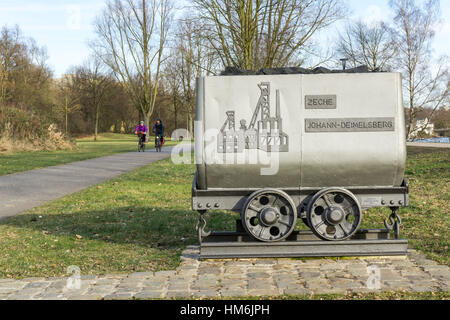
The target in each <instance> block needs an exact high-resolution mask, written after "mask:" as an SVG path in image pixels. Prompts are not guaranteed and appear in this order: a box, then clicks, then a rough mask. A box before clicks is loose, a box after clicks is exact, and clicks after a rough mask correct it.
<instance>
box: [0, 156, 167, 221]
mask: <svg viewBox="0 0 450 320" xmlns="http://www.w3.org/2000/svg"><path fill="white" fill-rule="evenodd" d="M171 150H172V147H166V148H163V150H162V152H155V151H154V150H149V151H146V152H143V153H142V152H141V153H138V152H130V153H122V154H117V155H112V156H107V157H101V158H95V159H90V160H84V161H78V162H72V163H69V164H64V165H57V166H53V167H46V168H43V169H35V170H31V171H26V172H21V173H15V174H10V175H6V176H1V177H0V219H2V218H5V217H10V216H14V215H17V214H19V213H21V212H23V211H25V210H28V209H31V208H33V207H36V206H39V205H42V204H44V203H46V202H48V201H52V200H55V199H58V198H60V197H63V196H66V195H68V194H71V193H74V192H76V191H79V190H82V189H84V188H87V187H89V186H92V185H95V184H98V183H100V182H103V181H105V180H108V179H111V178H113V177H115V176H118V175H121V174H123V173H125V172H128V171H132V170H134V169H137V168H140V167H142V166H145V165H147V164H149V163H151V162H154V161H157V160H161V159H164V158H167V157H169V156H170V152H171Z"/></svg>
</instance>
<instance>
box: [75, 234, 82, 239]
mask: <svg viewBox="0 0 450 320" xmlns="http://www.w3.org/2000/svg"><path fill="white" fill-rule="evenodd" d="M75 237H76V238H77V239H83V237H82V236H80V235H79V234H77V235H75Z"/></svg>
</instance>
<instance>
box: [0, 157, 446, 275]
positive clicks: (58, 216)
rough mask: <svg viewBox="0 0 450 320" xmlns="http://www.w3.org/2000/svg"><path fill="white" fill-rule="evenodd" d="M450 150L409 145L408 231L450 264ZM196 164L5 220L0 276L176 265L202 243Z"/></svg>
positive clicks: (130, 176)
mask: <svg viewBox="0 0 450 320" xmlns="http://www.w3.org/2000/svg"><path fill="white" fill-rule="evenodd" d="M449 156H450V151H449V150H442V149H433V150H430V149H415V148H414V149H409V157H408V161H407V171H406V174H407V178H408V180H409V183H410V199H411V201H410V206H409V207H407V208H403V209H401V211H400V214H401V216H402V218H403V227H402V229H401V232H402V236H404V237H406V238H408V239H409V241H410V244H411V246H412V247H414V248H416V249H419V250H420V251H422V252H424V253H425V254H427V255H428V256H429V257H430V258H432V259H434V260H436V261H438V262H440V263H443V264H447V265H449V262H450V259H449V254H448V253H449V251H448V242H449V237H448V230H449V229H450V228H449V227H450V225H449V214H448V213H449V211H450V210H449V209H450V208H449V203H450V202H449V187H448V186H449V182H450V181H449V180H450V161H449ZM194 171H195V166H194V165H174V164H172V163H171V161H170V159H167V160H163V161H159V162H155V163H153V164H150V165H148V166H146V167H143V168H141V169H138V170H136V171H133V172H130V173H127V174H124V175H122V176H120V177H118V178H115V179H112V180H110V181H107V182H105V183H102V184H100V185H98V186H94V187H91V188H88V189H86V190H83V191H81V192H78V193H75V194H73V195H70V196H67V197H65V198H63V199H60V200H57V201H54V202H51V203H48V204H46V205H43V206H41V207H38V208H34V209H32V210H30V211H28V212H26V213H24V214H22V215H19V216H16V217H13V218H10V219H7V220H4V221H1V222H0V278H22V277H30V276H45V277H49V276H61V275H64V274H65V273H66V269H67V267H68V266H70V265H77V266H79V267H80V268H81V272H82V274H105V273H116V272H135V271H149V270H153V271H156V270H163V269H174V268H176V267H177V266H178V264H179V256H180V253H181V251H182V250H183V249H184V248H185V246H186V245H188V244H196V243H197V238H196V233H195V231H194V225H195V222H196V219H197V213H196V212H192V211H191V209H190V199H191V195H190V189H191V182H192V176H193V173H194ZM389 213H390V212H389V210H387V209H384V210H379V209H372V210H369V211H368V212H367V214H366V215H365V216H364V218H363V220H364V226H365V227H382V226H383V223H382V221H383V219H384V218H386V217H387V216H388V215H389ZM236 217H237V215H236V214H231V213H228V212H217V213H214V214H210V213H208V214H207V221H208V226H207V229H212V230H233V229H234V224H235V218H236ZM77 235H78V236H77Z"/></svg>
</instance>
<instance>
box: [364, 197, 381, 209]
mask: <svg viewBox="0 0 450 320" xmlns="http://www.w3.org/2000/svg"><path fill="white" fill-rule="evenodd" d="M380 205H381V197H362V198H361V206H363V207H376V206H380Z"/></svg>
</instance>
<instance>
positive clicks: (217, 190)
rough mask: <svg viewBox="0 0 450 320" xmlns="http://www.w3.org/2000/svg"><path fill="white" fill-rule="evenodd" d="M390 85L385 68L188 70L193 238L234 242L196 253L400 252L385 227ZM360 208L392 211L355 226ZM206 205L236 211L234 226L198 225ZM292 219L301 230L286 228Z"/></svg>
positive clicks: (394, 152)
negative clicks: (207, 73)
mask: <svg viewBox="0 0 450 320" xmlns="http://www.w3.org/2000/svg"><path fill="white" fill-rule="evenodd" d="M401 89H402V85H401V77H400V74H398V73H385V72H364V73H345V72H341V73H337V72H334V73H321V74H272V75H226V76H212V77H203V78H199V79H198V80H197V110H196V120H197V123H196V137H195V159H196V163H197V172H196V174H195V178H194V181H193V186H192V208H193V210H196V211H198V212H200V214H201V216H200V219H199V224H198V226H197V229H198V232H199V239H200V242H201V243H202V246H207V245H210V246H214V245H218V243H222V244H223V241H225V240H227V241H228V240H233V241H234V242H235V243H241V245H240V246H238V247H233V246H232V245H231V244H232V243H229V241H228V242H227V241H225V242H227V243H229V245H228V247H226V248H225V247H222V249H217V248H216V249H214V250H216V251H215V252H216V253H217V252H221V254H207V253H205V254H204V257H216V256H217V257H228V256H230V257H231V256H235V255H237V256H239V254H236V252H237V253H240V254H241V255H240V256H253V255H252V253H254V252H255V250H256V251H257V250H262V249H256V247H257V248H260V247H264V248H265V249H264V250H262V252H263V253H261V254H260V256H300V255H342V254H339V252H344V253H346V254H347V255H355V254H376V253H377V252H381V253H384V254H401V253H404V252H405V251H406V244H405V243H406V240H404V241H403V242H401V246H400V247H398V246H397V247H395V246H396V245H398V244H399V242H395V240H394V239H389V230H388V229H390V230H394V231H395V234H396V238H398V228H399V225H400V218H399V217H398V215H397V209H398V208H399V207H401V206H406V205H407V204H408V186H407V182H406V180H405V179H404V176H403V174H404V170H405V161H406V141H405V123H404V111H403V103H402V91H401ZM371 207H389V208H390V209H391V210H392V214H391V216H390V222H391V223H388V222H387V221H385V225H386V227H387V229H376V230H360V229H359V226H360V223H361V220H362V219H363V214H362V213H363V210H364V209H368V208H371ZM206 210H233V211H236V212H239V213H240V214H241V220H240V221H239V223H238V230H237V231H236V232H234V233H226V232H216V233H214V234H212V235H211V234H210V233H207V232H205V231H204V224H205V220H204V218H203V216H202V214H203V213H204V212H206ZM297 218H301V219H303V222H304V223H305V224H306V225H307V226H308V227H309V228H310V230H311V232H304V231H302V232H301V231H294V229H295V225H296V222H297ZM202 223H203V226H202ZM208 236H209V237H208ZM218 239H219V240H220V241H219V240H218ZM224 239H225V240H224ZM202 240H203V242H202ZM216 240H217V241H216ZM238 240H240V241H238ZM299 240H303V242H302V241H299ZM318 240H327V241H318ZM339 240H346V241H339ZM361 241H362V242H361ZM364 241H365V242H364ZM371 241H372V242H371ZM374 241H375V242H377V241H378V242H377V243H378V244H377V245H375V242H374ZM383 241H384V242H383ZM382 242H383V244H380V243H382ZM242 243H244V244H246V245H247V246H250V247H249V248H248V247H245V246H243V245H242ZM299 243H301V244H302V245H303V247H302V249H295V248H294V247H293V246H294V244H295V246H298V244H299ZM308 243H311V245H310V247H308V248H306V247H305V245H307V244H308ZM353 243H355V246H356V247H352V248H353V249H350V250H349V249H342V250H341V249H338V248H341V247H342V244H345V245H347V246H349V245H350V244H353ZM367 243H368V245H369V246H368V247H365V245H366V244H367ZM393 243H395V245H394V244H393ZM336 244H340V246H341V247H339V246H336ZM383 245H386V246H385V247H383ZM230 246H231V247H233V248H234V249H230ZM251 246H256V247H251ZM320 246H325V247H323V248H324V249H323V250H322V251H321V249H319V247H320ZM287 247H289V248H290V249H286V248H287ZM374 247H375V249H374ZM394 247H395V248H394ZM268 248H269V249H268ZM296 248H297V247H296ZM305 248H306V249H305ZM321 248H322V247H321ZM202 250H203V247H202ZM205 250H206V251H207V249H206V247H205ZM211 250H212V249H211ZM233 250H234V251H233ZM246 250H247V251H246ZM296 250H297V251H296ZM299 250H300V251H299ZM305 250H306V251H305ZM339 250H341V251H339ZM352 250H353V251H352ZM206 251H205V252H206ZM294 251H295V252H297V253H295V252H294ZM246 252H247V253H246ZM277 253H278V254H277Z"/></svg>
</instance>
